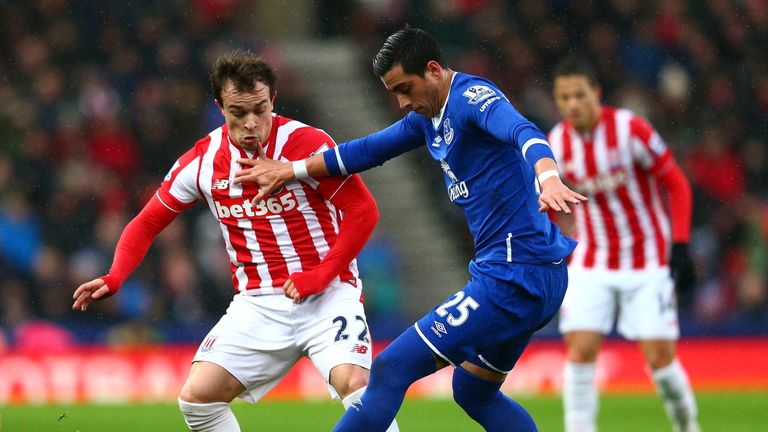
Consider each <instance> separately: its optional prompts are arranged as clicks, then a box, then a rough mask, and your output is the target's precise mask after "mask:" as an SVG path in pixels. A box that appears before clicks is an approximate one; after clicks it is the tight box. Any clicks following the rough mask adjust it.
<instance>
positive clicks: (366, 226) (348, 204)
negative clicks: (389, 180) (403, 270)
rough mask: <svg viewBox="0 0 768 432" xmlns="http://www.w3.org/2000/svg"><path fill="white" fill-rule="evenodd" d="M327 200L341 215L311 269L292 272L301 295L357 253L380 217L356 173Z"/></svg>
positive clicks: (336, 272) (314, 288)
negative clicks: (336, 229)
mask: <svg viewBox="0 0 768 432" xmlns="http://www.w3.org/2000/svg"><path fill="white" fill-rule="evenodd" d="M326 199H328V200H329V201H330V202H331V203H332V204H333V205H334V206H335V207H336V208H337V209H338V210H339V211H340V212H341V214H342V217H341V221H340V223H339V233H338V236H337V237H336V243H334V245H333V246H332V247H331V249H330V250H329V251H328V254H326V255H325V257H324V258H323V260H322V261H321V262H320V264H319V265H318V266H317V267H315V268H314V269H312V270H309V271H306V272H300V273H294V274H292V275H291V277H290V278H291V280H292V281H293V283H294V285H296V289H297V290H298V291H299V294H301V296H302V297H306V296H308V295H312V294H316V293H318V292H320V291H322V290H324V289H325V287H327V286H328V284H330V283H331V281H332V280H333V278H335V277H336V276H338V275H339V274H340V273H341V272H342V271H343V270H344V268H346V267H347V266H348V265H349V263H350V262H351V261H352V260H353V259H354V258H355V257H356V256H357V255H358V254H359V253H360V251H361V250H362V249H363V246H365V242H366V241H368V238H369V237H370V236H371V233H372V232H373V228H374V227H375V226H376V222H378V220H379V209H378V208H377V207H376V201H374V199H373V196H371V193H370V192H368V189H367V188H366V187H365V184H364V183H363V180H362V179H361V178H360V176H358V175H352V176H350V177H347V178H346V179H345V181H344V183H343V184H342V185H341V187H340V188H339V189H338V190H337V191H336V192H335V193H334V194H333V196H331V197H328V198H326Z"/></svg>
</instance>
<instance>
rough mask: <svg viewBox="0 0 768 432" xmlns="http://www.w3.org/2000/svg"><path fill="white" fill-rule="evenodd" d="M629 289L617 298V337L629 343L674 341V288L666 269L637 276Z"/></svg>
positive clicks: (675, 303) (676, 328)
mask: <svg viewBox="0 0 768 432" xmlns="http://www.w3.org/2000/svg"><path fill="white" fill-rule="evenodd" d="M634 279H635V283H634V285H633V286H631V287H630V288H631V289H625V290H621V292H620V295H619V303H620V313H619V319H618V331H619V333H620V334H621V335H622V336H624V337H626V338H627V339H631V340H651V339H660V340H677V338H678V337H679V335H680V329H679V325H678V322H677V300H676V298H675V287H674V282H673V280H672V277H671V276H670V274H669V270H668V269H653V270H646V271H643V272H638V274H637V275H636V276H635V277H634Z"/></svg>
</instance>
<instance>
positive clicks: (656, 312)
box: [549, 56, 699, 432]
mask: <svg viewBox="0 0 768 432" xmlns="http://www.w3.org/2000/svg"><path fill="white" fill-rule="evenodd" d="M600 97H601V90H600V86H599V84H598V83H597V80H596V76H595V73H594V71H593V69H592V68H591V66H590V65H589V64H588V63H587V62H586V61H584V60H583V59H581V58H579V57H576V56H570V57H568V58H566V59H564V60H563V61H562V62H561V63H560V64H559V65H558V67H557V68H556V70H555V73H554V98H555V103H556V104H557V107H558V110H559V111H560V114H561V115H562V117H563V121H561V122H560V123H558V124H557V125H556V126H555V127H554V128H553V129H552V131H551V132H550V133H549V142H550V144H551V145H552V150H553V152H554V153H555V158H556V159H557V160H558V161H559V162H560V164H559V167H560V171H561V175H562V177H563V179H564V180H565V182H566V183H567V184H569V185H570V186H572V188H573V189H574V190H575V191H577V192H579V193H581V194H583V195H585V196H587V197H589V201H587V202H585V203H584V204H583V205H581V206H576V207H575V210H574V220H573V221H564V222H571V223H572V224H573V237H574V238H575V239H576V240H578V242H579V245H578V246H577V247H576V249H575V250H574V252H573V254H572V255H571V258H570V263H569V267H568V273H569V282H568V290H567V292H566V295H565V299H564V301H563V305H562V307H561V309H560V331H561V332H562V333H563V334H564V337H565V342H566V345H567V347H568V361H567V364H566V367H565V373H564V388H563V399H564V405H565V424H566V431H569V432H584V431H595V430H596V417H597V412H598V395H597V387H596V383H595V360H596V358H597V353H598V350H599V348H600V344H601V343H602V341H603V335H605V334H608V333H610V332H611V330H612V327H613V324H614V320H617V327H618V328H617V330H618V332H619V333H620V334H621V335H622V336H624V337H625V338H627V339H630V340H636V341H638V342H639V344H640V348H641V350H642V352H643V355H644V356H645V358H646V361H647V362H648V365H649V366H650V369H651V371H652V375H653V380H654V383H655V385H656V389H657V392H658V394H659V396H660V397H661V398H662V400H663V402H664V405H665V407H666V410H667V413H668V414H669V417H670V419H671V420H672V423H673V425H674V428H675V430H676V431H681V432H691V431H698V430H699V427H698V422H697V408H696V401H695V399H694V396H693V392H692V390H691V386H690V384H689V381H688V377H687V375H686V373H685V371H684V369H683V368H682V366H681V365H680V363H679V361H678V360H677V359H676V358H675V343H676V341H677V339H678V337H679V333H680V331H679V326H678V321H677V303H676V298H675V284H677V287H678V289H686V288H688V287H689V286H690V285H692V283H693V269H692V265H691V261H690V257H689V254H688V248H687V243H688V240H689V237H690V230H691V201H692V199H691V188H690V184H689V183H688V180H687V179H686V178H685V175H684V174H683V172H682V171H681V169H680V167H679V166H678V164H677V163H676V162H675V159H674V157H673V155H672V152H671V151H670V150H669V148H668V147H667V146H666V144H665V143H664V141H663V140H662V138H661V137H660V136H659V134H658V133H657V132H656V131H655V130H654V128H653V127H652V126H651V125H650V124H649V123H648V122H647V121H646V120H644V119H642V118H640V117H639V116H637V115H636V114H634V113H632V112H631V111H629V110H626V109H622V108H614V107H610V106H606V105H602V104H601V102H600ZM664 195H666V199H667V200H666V202H665V199H664V198H665V197H664ZM563 225H565V223H563ZM564 231H565V232H566V233H567V230H564ZM670 269H671V270H670ZM616 317H618V318H616Z"/></svg>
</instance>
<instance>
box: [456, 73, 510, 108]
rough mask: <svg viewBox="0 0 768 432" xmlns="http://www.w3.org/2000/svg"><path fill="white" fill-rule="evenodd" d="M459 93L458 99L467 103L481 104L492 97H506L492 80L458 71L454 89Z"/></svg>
mask: <svg viewBox="0 0 768 432" xmlns="http://www.w3.org/2000/svg"><path fill="white" fill-rule="evenodd" d="M452 91H455V92H456V94H457V96H458V97H457V98H456V99H457V100H461V101H462V102H465V103H466V105H479V104H481V103H482V102H484V101H486V100H488V99H489V98H492V97H502V98H505V99H506V97H505V96H504V94H503V93H502V92H501V90H499V88H498V87H497V86H496V84H494V83H493V82H492V81H491V80H489V79H487V78H483V77H480V76H477V75H470V74H465V73H461V72H456V77H455V78H454V80H453V89H452Z"/></svg>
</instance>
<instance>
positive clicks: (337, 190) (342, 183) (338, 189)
mask: <svg viewBox="0 0 768 432" xmlns="http://www.w3.org/2000/svg"><path fill="white" fill-rule="evenodd" d="M350 178H351V177H347V178H345V179H344V181H342V182H341V184H340V185H339V187H337V188H336V190H335V191H334V192H333V193H332V194H331V196H329V197H328V201H330V200H332V199H333V197H335V196H336V194H337V193H339V191H340V190H341V188H342V186H344V185H345V184H347V180H349V179H350Z"/></svg>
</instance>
